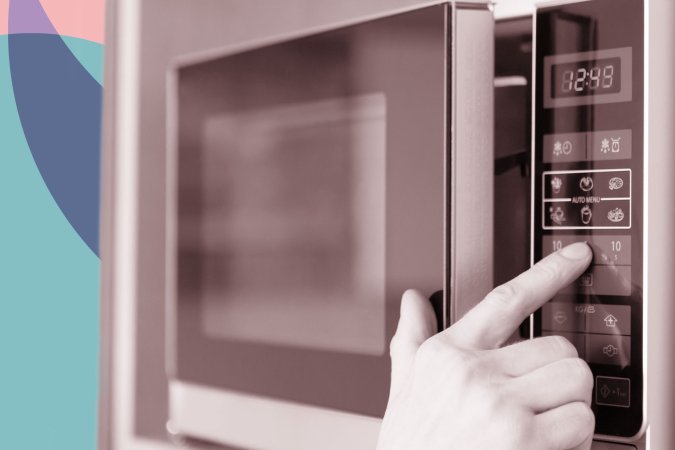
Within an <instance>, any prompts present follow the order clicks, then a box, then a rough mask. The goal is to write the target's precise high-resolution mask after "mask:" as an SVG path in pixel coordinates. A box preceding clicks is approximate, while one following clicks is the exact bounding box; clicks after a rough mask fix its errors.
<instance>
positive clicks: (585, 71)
mask: <svg viewBox="0 0 675 450" xmlns="http://www.w3.org/2000/svg"><path fill="white" fill-rule="evenodd" d="M551 83H552V86H551V93H552V96H553V98H564V97H579V96H584V95H598V94H614V93H617V92H620V91H621V58H618V57H617V58H605V59H591V60H585V61H576V62H570V63H562V64H554V65H552V66H551Z"/></svg>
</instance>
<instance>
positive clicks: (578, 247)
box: [560, 242, 591, 259]
mask: <svg viewBox="0 0 675 450" xmlns="http://www.w3.org/2000/svg"><path fill="white" fill-rule="evenodd" d="M590 251H591V249H590V248H589V247H588V245H586V243H585V242H575V243H574V244H570V245H568V246H567V247H565V248H563V249H562V250H560V254H561V255H562V256H564V257H565V258H569V259H585V258H587V257H588V254H589V253H590Z"/></svg>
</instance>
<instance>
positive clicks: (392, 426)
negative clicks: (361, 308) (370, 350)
mask: <svg viewBox="0 0 675 450" xmlns="http://www.w3.org/2000/svg"><path fill="white" fill-rule="evenodd" d="M591 256H592V254H591V250H590V249H589V247H588V246H587V245H586V244H583V243H577V244H572V245H570V246H567V247H565V248H563V249H562V250H560V251H558V252H556V253H554V254H552V255H550V256H548V257H547V258H544V259H543V260H542V261H540V262H539V263H537V264H536V265H535V266H533V267H532V268H531V269H530V270H528V271H527V272H524V273H523V274H521V275H519V276H518V277H516V278H514V279H513V280H511V281H509V282H508V283H506V284H504V285H502V286H499V287H497V288H496V289H494V290H493V291H492V292H491V293H490V294H488V295H487V296H486V297H485V299H484V300H483V301H482V302H480V303H479V304H478V305H476V306H475V307H474V308H473V309H472V310H471V311H469V312H468V313H467V314H466V315H465V316H464V317H463V318H462V319H460V320H459V321H457V323H455V324H454V325H452V326H451V327H449V328H448V329H447V330H445V331H443V332H441V333H438V334H436V318H435V316H434V313H433V310H432V308H431V305H430V303H429V300H428V299H426V298H424V297H423V296H422V295H421V294H420V293H418V292H416V291H412V290H411V291H407V292H406V293H405V294H404V295H403V300H402V303H401V317H400V319H399V324H398V328H397V330H396V334H395V335H394V337H393V339H392V341H391V348H390V353H391V362H392V372H391V390H390V393H389V404H388V405H387V411H386V413H385V416H384V420H383V422H382V428H381V431H380V437H379V441H378V447H377V448H378V450H394V449H405V450H411V449H424V450H435V449H439V450H440V449H442V450H447V449H462V450H467V449H471V450H478V449H488V450H493V449H506V450H510V449H513V450H516V449H517V450H524V449H536V450H548V449H555V450H568V449H589V448H590V446H591V440H592V438H593V430H594V427H595V418H594V416H593V412H592V411H591V409H590V403H591V391H592V389H593V376H592V374H591V371H590V369H589V368H588V365H587V364H586V363H585V362H584V361H583V360H581V359H579V358H578V355H577V351H576V349H575V348H574V346H572V344H570V343H569V341H567V340H566V339H565V338H563V337H559V336H548V337H540V338H537V339H533V340H527V341H523V342H519V343H517V344H513V345H509V346H506V347H501V346H502V344H503V343H504V342H505V341H506V340H507V339H508V338H509V336H511V334H512V333H513V332H514V331H515V330H516V329H517V327H518V326H519V325H520V323H521V322H522V321H523V320H524V319H525V318H526V317H527V316H529V315H530V314H531V313H532V312H534V311H535V310H536V309H538V308H539V307H541V306H542V305H543V304H544V303H546V302H547V301H548V300H549V299H551V298H552V297H553V296H554V295H555V294H556V293H557V292H558V291H559V290H560V289H561V288H563V287H565V286H567V285H569V284H570V283H572V282H573V281H574V280H575V279H576V278H577V277H579V276H580V275H581V274H582V273H583V271H584V270H585V269H586V267H587V266H588V264H589V263H590V261H591Z"/></svg>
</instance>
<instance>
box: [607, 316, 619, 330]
mask: <svg viewBox="0 0 675 450" xmlns="http://www.w3.org/2000/svg"><path fill="white" fill-rule="evenodd" d="M603 320H604V321H605V326H607V327H608V328H614V327H616V323H617V322H618V321H619V319H617V318H616V317H614V316H613V315H612V314H608V315H607V317H605V318H604V319H603Z"/></svg>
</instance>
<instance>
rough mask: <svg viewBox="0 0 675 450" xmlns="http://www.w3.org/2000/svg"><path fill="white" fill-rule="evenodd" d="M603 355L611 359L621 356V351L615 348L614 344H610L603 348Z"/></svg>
mask: <svg viewBox="0 0 675 450" xmlns="http://www.w3.org/2000/svg"><path fill="white" fill-rule="evenodd" d="M602 353H603V354H605V355H607V356H609V357H610V358H614V357H615V356H616V355H618V354H619V349H618V348H616V347H614V346H613V345H612V344H608V345H605V346H604V347H602Z"/></svg>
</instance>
